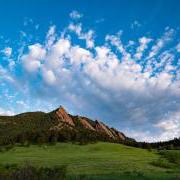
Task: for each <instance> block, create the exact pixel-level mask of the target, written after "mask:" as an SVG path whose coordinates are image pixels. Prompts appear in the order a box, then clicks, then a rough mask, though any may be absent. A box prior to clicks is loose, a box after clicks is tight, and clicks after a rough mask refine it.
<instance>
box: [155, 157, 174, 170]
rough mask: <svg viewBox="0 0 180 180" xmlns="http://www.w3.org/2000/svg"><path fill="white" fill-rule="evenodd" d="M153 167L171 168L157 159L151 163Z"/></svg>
mask: <svg viewBox="0 0 180 180" xmlns="http://www.w3.org/2000/svg"><path fill="white" fill-rule="evenodd" d="M151 164H152V165H153V166H157V167H162V168H171V164H170V163H169V162H168V161H167V160H166V159H163V158H159V159H158V160H156V161H153V162H151Z"/></svg>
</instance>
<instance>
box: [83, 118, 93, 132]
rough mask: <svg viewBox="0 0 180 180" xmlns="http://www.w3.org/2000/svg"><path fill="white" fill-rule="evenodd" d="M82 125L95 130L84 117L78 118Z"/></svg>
mask: <svg viewBox="0 0 180 180" xmlns="http://www.w3.org/2000/svg"><path fill="white" fill-rule="evenodd" d="M80 121H81V123H82V125H83V126H84V127H85V128H86V129H89V130H92V131H95V129H94V128H93V126H92V125H91V124H90V123H89V122H88V121H87V120H86V119H85V118H81V119H80Z"/></svg>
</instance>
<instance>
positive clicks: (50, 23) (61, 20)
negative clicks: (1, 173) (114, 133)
mask: <svg viewBox="0 0 180 180" xmlns="http://www.w3.org/2000/svg"><path fill="white" fill-rule="evenodd" d="M60 105H62V106H64V107H65V108H66V109H67V111H68V112H70V113H72V114H74V115H76V114H79V115H83V116H88V117H90V118H92V119H94V120H95V119H98V120H101V121H103V122H104V123H106V124H108V125H109V126H111V127H115V128H116V129H118V130H120V131H122V132H124V133H125V134H126V135H127V136H129V137H132V138H135V139H136V140H138V141H149V142H152V141H163V140H169V139H172V138H174V137H179V136H180V1H178V0H171V1H170V0H151V1H145V0H136V1H134V0H107V1H102V0H96V1H95V0H86V1H83V0H75V1H73V0H62V1H58V0H38V1H37V0H31V1H28V0H13V1H11V0H2V1H0V114H1V115H13V114H18V113H22V112H27V111H45V112H49V111H52V110H54V109H56V108H57V107H59V106H60Z"/></svg>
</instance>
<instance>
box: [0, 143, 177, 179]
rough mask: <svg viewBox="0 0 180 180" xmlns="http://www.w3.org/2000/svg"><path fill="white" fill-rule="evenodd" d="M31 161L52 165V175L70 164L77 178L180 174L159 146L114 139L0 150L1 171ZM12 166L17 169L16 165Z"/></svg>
mask: <svg viewBox="0 0 180 180" xmlns="http://www.w3.org/2000/svg"><path fill="white" fill-rule="evenodd" d="M177 152H179V151H177ZM179 153H180V152H179ZM159 159H162V160H161V165H159V164H152V162H157V161H159ZM29 161H30V162H31V164H30V165H31V166H33V167H35V168H36V169H39V170H40V169H41V171H46V170H45V169H44V168H43V167H47V168H48V169H50V170H48V171H47V174H48V176H51V174H56V167H63V166H65V167H67V168H66V170H65V171H67V172H66V173H65V174H67V176H69V177H76V176H77V178H79V177H82V178H83V177H85V178H86V177H87V178H88V177H89V178H90V179H91V176H93V175H97V176H94V179H96V178H97V179H100V177H114V179H121V178H120V177H127V178H129V179H130V178H133V179H138V178H140V179H141V178H143V177H149V176H154V177H152V179H156V178H157V177H156V176H159V177H160V178H159V179H163V177H168V176H169V177H170V179H172V177H174V176H178V177H179V176H180V170H179V169H178V167H179V165H178V164H172V166H170V167H169V168H168V169H167V166H165V165H164V164H165V163H168V164H171V163H170V162H168V160H167V159H166V158H164V157H162V156H161V155H160V154H158V153H156V151H155V150H152V151H147V150H146V149H140V148H134V147H129V146H124V145H121V144H114V143H95V144H87V145H83V146H80V145H77V144H71V143H56V144H55V145H49V144H47V145H45V144H43V145H41V146H38V145H30V146H29V147H25V146H15V147H14V148H13V149H10V150H9V151H5V152H2V153H0V172H5V170H4V169H7V170H8V169H9V170H10V169H11V164H14V165H15V166H18V167H19V166H21V164H23V163H24V162H29ZM162 162H163V163H164V164H163V165H162ZM5 167H6V168H5ZM7 167H8V168H7ZM54 168H55V169H54ZM12 169H13V170H15V167H14V168H12ZM167 170H168V171H167ZM169 171H171V173H169ZM43 174H44V173H43ZM72 179H73V178H72ZM109 179H111V178H109ZM176 179H177V178H176Z"/></svg>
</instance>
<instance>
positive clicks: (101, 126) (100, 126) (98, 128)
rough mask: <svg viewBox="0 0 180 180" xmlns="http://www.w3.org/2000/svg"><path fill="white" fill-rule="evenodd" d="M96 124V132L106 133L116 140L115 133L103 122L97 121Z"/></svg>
mask: <svg viewBox="0 0 180 180" xmlns="http://www.w3.org/2000/svg"><path fill="white" fill-rule="evenodd" d="M95 123H96V126H95V129H96V131H99V132H102V133H105V134H106V135H108V136H109V137H110V138H113V139H114V138H115V137H114V135H113V133H112V132H111V131H110V129H109V128H108V127H107V126H106V125H105V124H103V123H102V122H100V121H97V120H96V121H95Z"/></svg>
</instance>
